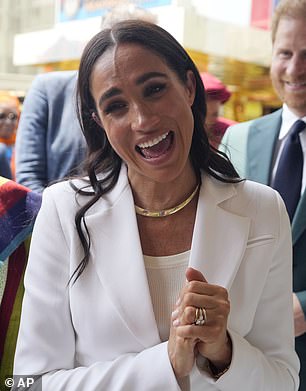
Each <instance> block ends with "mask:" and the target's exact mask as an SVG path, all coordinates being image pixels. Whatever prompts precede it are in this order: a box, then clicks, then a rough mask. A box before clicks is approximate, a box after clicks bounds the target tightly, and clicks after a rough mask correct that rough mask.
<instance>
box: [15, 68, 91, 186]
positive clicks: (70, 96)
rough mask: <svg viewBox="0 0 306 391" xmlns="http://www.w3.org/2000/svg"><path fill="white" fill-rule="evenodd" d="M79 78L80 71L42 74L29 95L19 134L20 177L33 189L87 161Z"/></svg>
mask: <svg viewBox="0 0 306 391" xmlns="http://www.w3.org/2000/svg"><path fill="white" fill-rule="evenodd" d="M76 79H77V72H76V71H63V72H50V73H46V74H42V75H38V76H37V77H36V78H35V79H34V82H33V84H32V86H31V89H30V90H29V92H28V94H27V96H26V99H25V101H24V106H23V111H22V114H21V117H20V122H19V126H18V130H17V138H16V180H17V182H19V183H20V184H22V185H24V186H26V187H28V188H30V189H31V190H34V191H37V192H40V193H41V192H42V191H43V189H44V188H45V187H46V186H47V185H48V184H49V183H51V182H52V181H55V180H57V179H60V178H63V177H65V176H68V175H70V174H71V173H73V171H74V170H77V167H78V166H79V165H80V163H81V162H82V161H83V158H84V154H85V139H84V137H83V134H82V132H81V129H80V126H79V124H78V120H77V116H76V108H75V99H74V96H75V88H76Z"/></svg>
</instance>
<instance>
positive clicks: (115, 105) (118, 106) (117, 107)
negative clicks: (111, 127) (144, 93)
mask: <svg viewBox="0 0 306 391" xmlns="http://www.w3.org/2000/svg"><path fill="white" fill-rule="evenodd" d="M126 107H127V105H126V103H125V102H120V101H118V102H111V103H110V104H108V105H107V106H106V108H105V109H104V110H103V111H104V113H105V114H112V113H119V112H120V111H122V110H124V109H125V108H126Z"/></svg>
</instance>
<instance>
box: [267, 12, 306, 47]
mask: <svg viewBox="0 0 306 391" xmlns="http://www.w3.org/2000/svg"><path fill="white" fill-rule="evenodd" d="M286 45H287V46H294V47H296V48H301V49H303V48H306V20H305V19H303V18H299V19H298V18H290V17H284V18H281V19H280V21H279V24H278V27H277V31H276V34H275V41H274V46H286Z"/></svg>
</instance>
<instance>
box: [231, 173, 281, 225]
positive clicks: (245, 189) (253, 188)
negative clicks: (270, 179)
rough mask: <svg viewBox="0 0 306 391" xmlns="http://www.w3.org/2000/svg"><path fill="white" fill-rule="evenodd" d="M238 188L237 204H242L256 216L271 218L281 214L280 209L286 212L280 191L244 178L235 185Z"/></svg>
mask: <svg viewBox="0 0 306 391" xmlns="http://www.w3.org/2000/svg"><path fill="white" fill-rule="evenodd" d="M235 186H236V190H237V197H236V201H237V205H238V206H239V205H240V206H242V205H244V208H243V209H245V210H246V211H248V212H247V213H250V214H252V215H254V216H256V215H257V214H259V215H261V216H262V218H263V219H268V220H269V219H271V216H275V215H276V214H279V210H280V209H281V210H282V213H285V206H284V203H283V201H282V199H281V197H280V195H279V194H278V192H277V191H276V190H274V189H272V188H271V187H269V186H267V185H264V184H262V183H258V182H254V181H250V180H244V181H242V182H240V183H238V184H236V185H235Z"/></svg>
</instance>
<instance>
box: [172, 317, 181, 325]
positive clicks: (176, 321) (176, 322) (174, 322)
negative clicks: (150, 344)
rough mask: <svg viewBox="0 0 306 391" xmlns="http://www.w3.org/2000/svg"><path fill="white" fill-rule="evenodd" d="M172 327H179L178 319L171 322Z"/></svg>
mask: <svg viewBox="0 0 306 391" xmlns="http://www.w3.org/2000/svg"><path fill="white" fill-rule="evenodd" d="M172 325H173V326H174V327H177V326H179V325H180V321H179V319H175V320H174V321H173V322H172Z"/></svg>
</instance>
